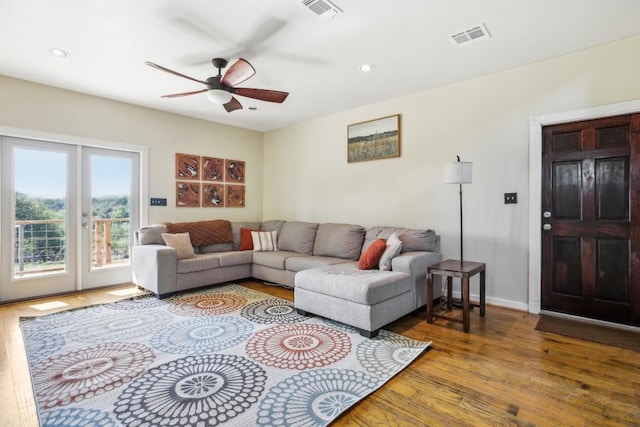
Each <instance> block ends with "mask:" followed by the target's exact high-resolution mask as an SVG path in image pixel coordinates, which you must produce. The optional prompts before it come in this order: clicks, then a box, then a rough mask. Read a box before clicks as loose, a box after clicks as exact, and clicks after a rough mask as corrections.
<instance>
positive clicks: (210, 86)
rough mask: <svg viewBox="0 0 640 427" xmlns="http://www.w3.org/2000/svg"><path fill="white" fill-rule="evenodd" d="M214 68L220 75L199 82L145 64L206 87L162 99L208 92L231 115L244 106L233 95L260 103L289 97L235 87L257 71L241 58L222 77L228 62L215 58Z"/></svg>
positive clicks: (158, 66) (271, 91) (282, 93)
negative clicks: (256, 100)
mask: <svg viewBox="0 0 640 427" xmlns="http://www.w3.org/2000/svg"><path fill="white" fill-rule="evenodd" d="M211 62H212V63H213V66H214V67H216V68H217V69H218V75H217V76H213V77H209V78H208V79H206V80H198V79H196V78H193V77H189V76H187V75H184V74H181V73H178V72H177V71H173V70H170V69H168V68H165V67H162V66H160V65H157V64H154V63H153V62H148V61H147V62H145V64H147V65H148V66H150V67H153V68H156V69H158V70H161V71H164V72H167V73H169V74H173V75H175V76H179V77H184V78H185V79H189V80H193V81H194V82H198V83H202V84H203V85H205V86H206V88H205V89H201V90H196V91H193V92H183V93H174V94H172V95H163V96H162V98H178V97H181V96H189V95H195V94H198V93H202V92H207V97H208V98H209V100H210V101H211V102H213V103H216V104H221V105H222V106H224V109H225V110H227V111H228V112H229V113H230V112H232V111H234V110H240V109H242V104H240V102H238V100H237V99H236V98H235V97H234V96H233V95H239V96H246V97H247V98H253V99H258V100H260V101H268V102H277V103H282V102H284V100H285V99H287V96H289V93H288V92H281V91H278V90H269V89H251V88H244V87H235V86H236V85H238V84H240V83H242V82H244V81H246V80H248V79H249V78H251V77H253V75H254V74H255V73H256V70H255V69H254V68H253V66H252V65H251V64H250V63H249V62H248V61H246V60H244V59H242V58H240V59H238V60H237V61H236V62H234V63H233V65H232V66H231V67H230V68H229V69H228V70H227V71H226V72H225V73H224V76H223V75H222V69H223V68H225V67H226V66H227V60H226V59H222V58H214V59H212V60H211Z"/></svg>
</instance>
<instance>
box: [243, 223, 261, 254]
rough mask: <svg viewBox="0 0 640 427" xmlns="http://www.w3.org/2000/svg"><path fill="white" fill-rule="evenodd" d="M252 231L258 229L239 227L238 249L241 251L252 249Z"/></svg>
mask: <svg viewBox="0 0 640 427" xmlns="http://www.w3.org/2000/svg"><path fill="white" fill-rule="evenodd" d="M252 231H258V230H251V229H250V228H241V229H240V250H241V251H252V250H253V239H252V238H251V232H252Z"/></svg>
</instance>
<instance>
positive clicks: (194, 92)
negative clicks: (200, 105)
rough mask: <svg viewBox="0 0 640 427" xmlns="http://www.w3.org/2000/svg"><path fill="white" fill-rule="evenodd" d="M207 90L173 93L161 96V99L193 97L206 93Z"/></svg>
mask: <svg viewBox="0 0 640 427" xmlns="http://www.w3.org/2000/svg"><path fill="white" fill-rule="evenodd" d="M206 91H207V89H200V90H194V91H193V92H183V93H174V94H171V95H162V96H161V98H180V97H181V96H189V95H195V94H197V93H202V92H206Z"/></svg>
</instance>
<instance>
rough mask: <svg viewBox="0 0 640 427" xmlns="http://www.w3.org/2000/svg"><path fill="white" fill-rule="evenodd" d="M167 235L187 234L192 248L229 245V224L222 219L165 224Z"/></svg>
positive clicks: (231, 236)
mask: <svg viewBox="0 0 640 427" xmlns="http://www.w3.org/2000/svg"><path fill="white" fill-rule="evenodd" d="M164 225H165V227H166V230H167V232H168V233H189V235H190V236H191V244H192V245H193V246H206V245H214V244H217V243H231V242H232V241H233V235H232V234H231V222H229V221H227V220H224V219H214V220H211V221H194V222H173V223H172V222H166V223H165V224H164Z"/></svg>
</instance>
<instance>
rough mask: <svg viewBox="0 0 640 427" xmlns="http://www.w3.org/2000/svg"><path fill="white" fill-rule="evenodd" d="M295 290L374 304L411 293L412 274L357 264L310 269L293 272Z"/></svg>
mask: <svg viewBox="0 0 640 427" xmlns="http://www.w3.org/2000/svg"><path fill="white" fill-rule="evenodd" d="M295 281H296V282H295V287H296V289H305V290H308V291H312V292H315V293H318V294H323V295H330V296H332V297H335V298H340V299H344V300H347V301H352V302H355V303H358V304H364V305H375V304H378V303H380V302H382V301H386V300H388V299H391V298H393V297H396V296H398V295H401V294H404V293H407V292H411V289H412V280H411V275H409V274H407V273H400V272H396V271H379V270H360V269H358V265H357V264H356V263H343V264H336V265H330V266H327V267H320V268H312V269H310V270H304V271H300V272H298V273H296V278H295Z"/></svg>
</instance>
